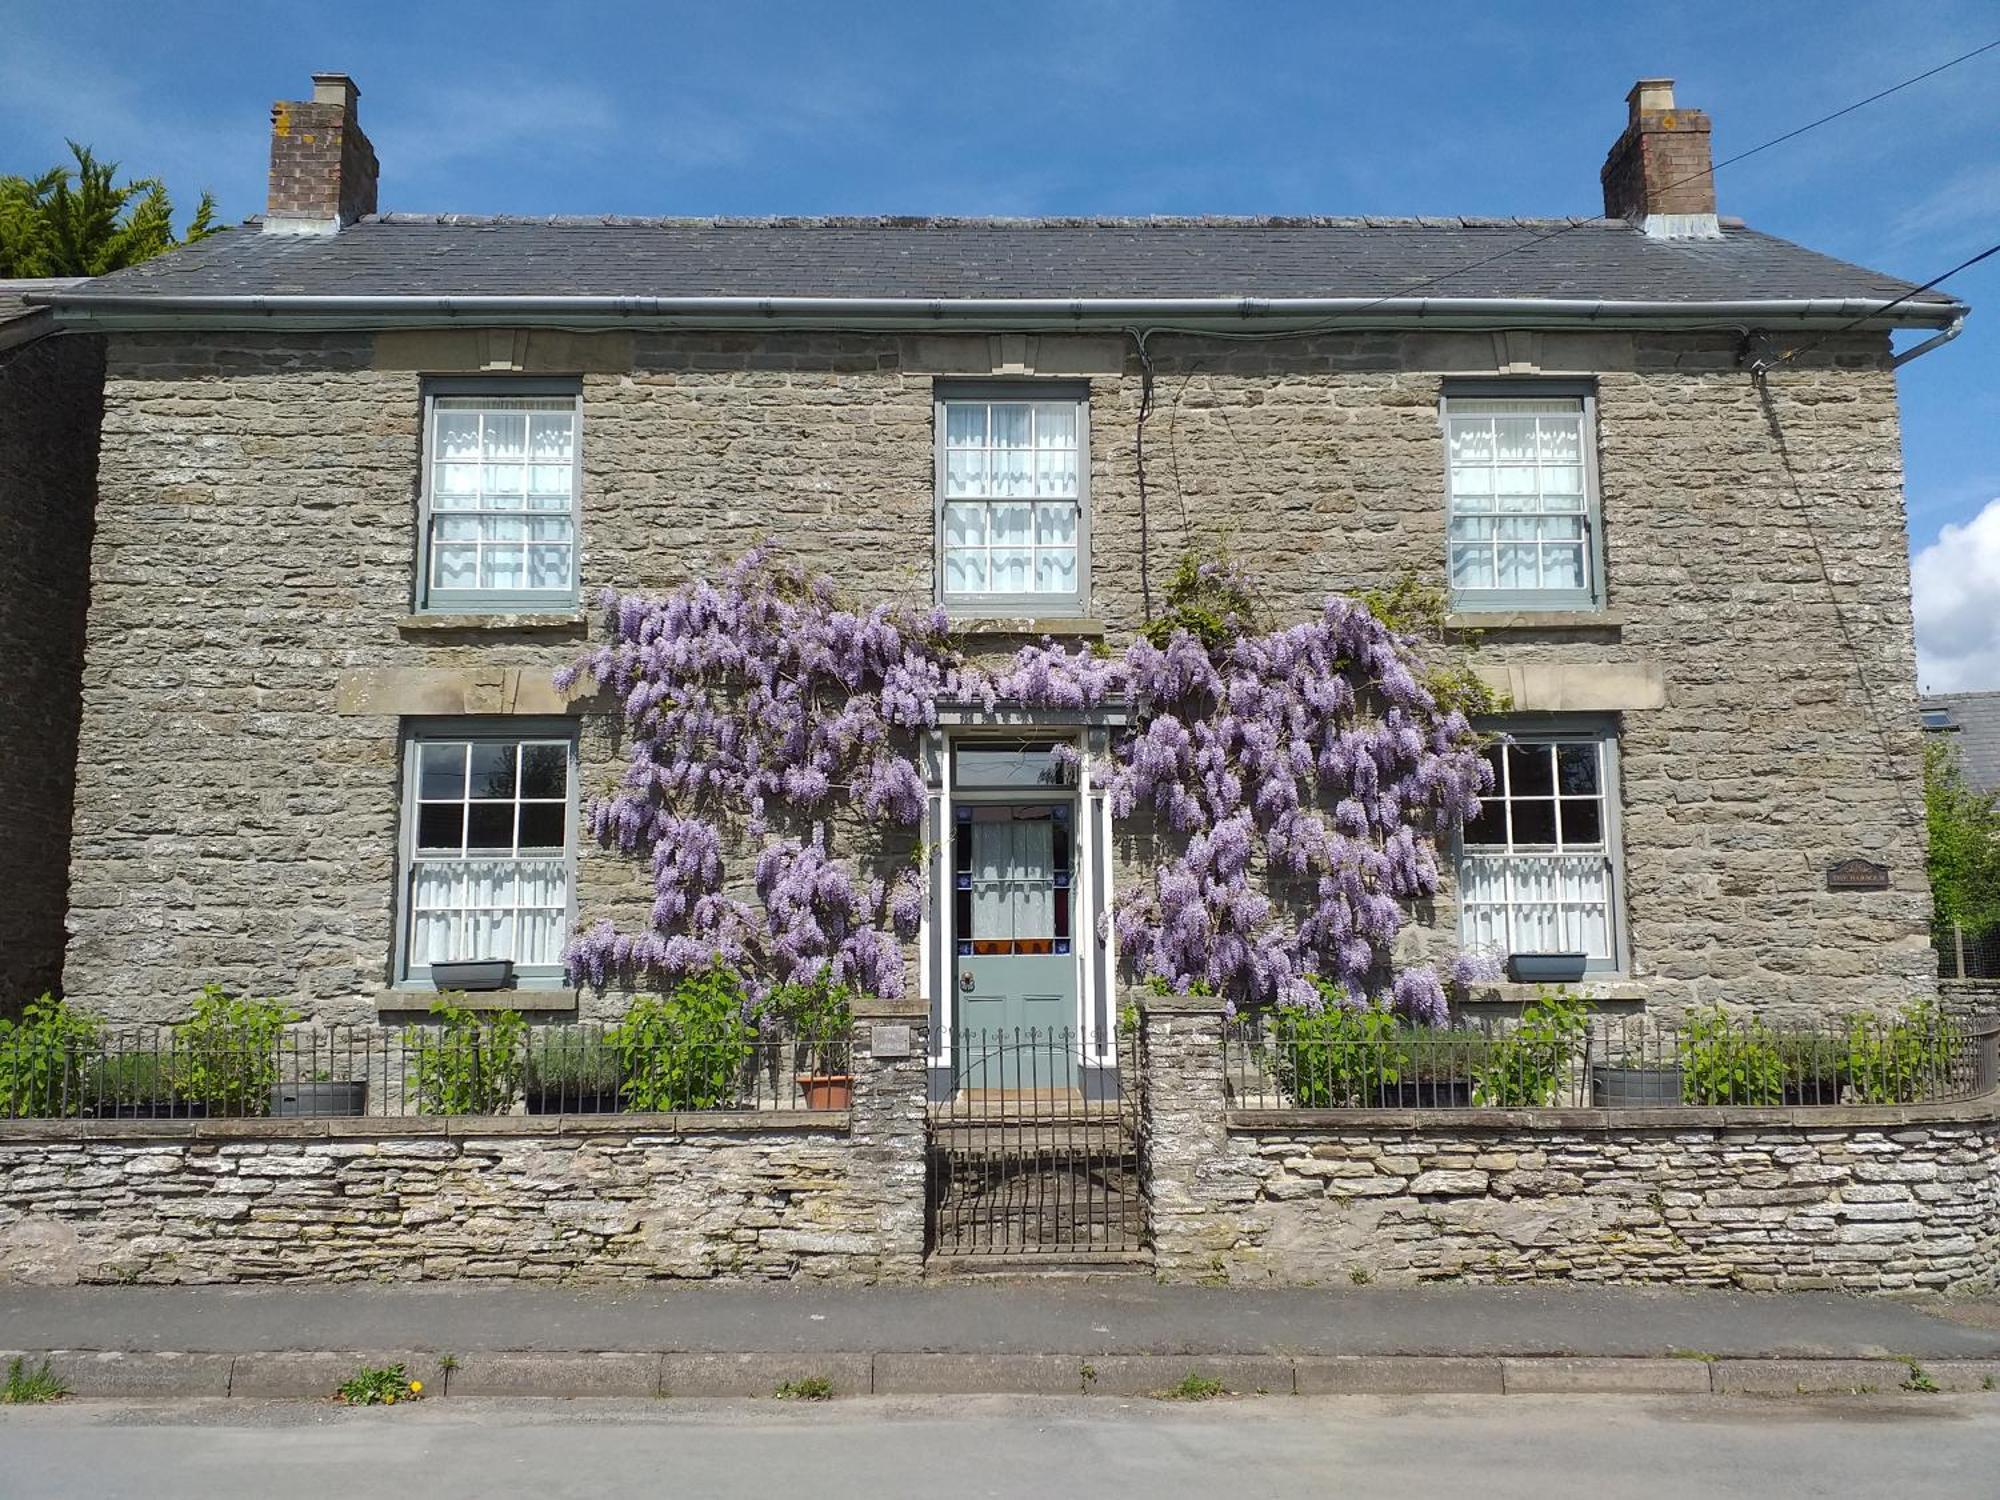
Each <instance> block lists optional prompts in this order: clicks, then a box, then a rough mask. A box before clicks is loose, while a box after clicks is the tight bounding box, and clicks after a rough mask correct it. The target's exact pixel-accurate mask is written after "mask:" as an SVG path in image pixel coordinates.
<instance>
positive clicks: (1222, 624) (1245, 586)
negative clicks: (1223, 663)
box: [1144, 552, 1257, 651]
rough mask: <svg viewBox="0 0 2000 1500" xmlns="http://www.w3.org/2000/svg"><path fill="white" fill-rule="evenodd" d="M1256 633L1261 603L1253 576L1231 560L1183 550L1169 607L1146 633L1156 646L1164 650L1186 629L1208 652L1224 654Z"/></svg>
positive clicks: (1169, 589) (1170, 587) (1170, 583)
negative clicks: (1231, 645)
mask: <svg viewBox="0 0 2000 1500" xmlns="http://www.w3.org/2000/svg"><path fill="white" fill-rule="evenodd" d="M1255 629H1257V599H1256V596H1255V594H1254V593H1253V592H1252V591H1251V587H1250V579H1249V575H1248V574H1247V573H1245V572H1244V571H1243V570H1242V569H1241V568H1239V567H1238V566H1237V565H1236V564H1235V563H1233V562H1231V561H1230V560H1229V559H1228V558H1226V557H1219V558H1215V559H1213V560H1209V559H1204V558H1203V557H1202V556H1201V554H1200V553H1198V552H1183V553H1182V554H1181V556H1180V561H1179V562H1177V563H1175V564H1174V571H1173V576H1172V577H1171V578H1169V579H1168V580H1167V587H1166V599H1165V608H1164V609H1162V610H1161V612H1160V616H1159V618H1158V619H1156V620H1154V621H1153V623H1152V624H1150V625H1148V626H1147V627H1146V629H1145V632H1144V634H1145V637H1146V640H1147V641H1148V642H1150V643H1151V644H1153V645H1155V646H1164V645H1166V644H1167V642H1169V641H1171V640H1172V639H1173V638H1174V632H1175V631H1177V630H1184V631H1186V632H1187V633H1188V634H1189V635H1191V636H1193V637H1194V638H1195V639H1196V640H1198V641H1200V642H1201V644H1202V645H1203V646H1204V647H1205V648H1206V649H1208V650H1210V651H1220V650H1223V649H1225V648H1226V647H1227V646H1228V645H1229V643H1230V642H1231V641H1234V640H1235V639H1236V638H1237V637H1238V636H1240V635H1247V634H1249V633H1250V632H1252V631H1254V630H1255Z"/></svg>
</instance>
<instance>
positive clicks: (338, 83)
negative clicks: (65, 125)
mask: <svg viewBox="0 0 2000 1500" xmlns="http://www.w3.org/2000/svg"><path fill="white" fill-rule="evenodd" d="M312 79H313V103H315V104H338V105H339V106H340V107H341V108H342V109H344V110H346V111H347V112H348V113H349V114H352V113H353V112H354V101H355V100H357V99H359V98H360V97H361V90H360V89H358V88H356V87H355V84H354V80H353V79H352V78H349V77H348V76H347V75H346V74H345V73H315V74H313V76H312ZM1668 102H1669V103H1671V102H1672V101H1671V100H1669V101H1668Z"/></svg>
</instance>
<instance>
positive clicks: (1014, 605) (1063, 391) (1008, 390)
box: [931, 380, 1090, 620]
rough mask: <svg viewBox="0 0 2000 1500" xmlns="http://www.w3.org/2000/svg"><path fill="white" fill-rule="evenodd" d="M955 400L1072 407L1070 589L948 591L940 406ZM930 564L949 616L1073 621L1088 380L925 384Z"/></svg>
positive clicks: (1081, 549)
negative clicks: (928, 416)
mask: <svg viewBox="0 0 2000 1500" xmlns="http://www.w3.org/2000/svg"><path fill="white" fill-rule="evenodd" d="M959 401H989V402H990V401H1030V402H1033V401H1041V402H1048V401H1063V402H1069V403H1072V404H1074V405H1075V407H1076V591H1075V592H1074V593H1073V594H1070V593H1063V594H1053V593H1050V594H1039V593H1032V592H1030V593H1011V594H1000V593H992V594H954V593H951V592H950V591H949V590H948V589H946V587H945V578H946V573H945V524H944V512H945V447H946V415H945V408H946V407H947V406H949V405H951V404H952V403H953V402H959ZM931 467H932V474H931V541H932V546H931V568H932V571H933V573H934V575H935V576H936V579H937V586H936V589H935V591H934V593H935V597H936V599H937V602H938V604H939V606H940V607H942V608H943V609H944V610H945V611H946V613H948V614H949V615H951V616H952V617H953V618H954V619H961V620H963V619H980V618H993V617H1005V616H1028V617H1031V618H1036V619H1078V618H1081V617H1082V616H1084V615H1086V614H1087V613H1089V601H1090V382H1089V381H1086V380H938V381H935V382H933V384H932V387H931Z"/></svg>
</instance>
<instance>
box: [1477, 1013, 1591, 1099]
mask: <svg viewBox="0 0 2000 1500" xmlns="http://www.w3.org/2000/svg"><path fill="white" fill-rule="evenodd" d="M1589 1029H1590V1013H1589V1011H1588V1010H1587V1009H1586V1008H1585V1006H1584V1003H1583V1001H1581V1000H1579V999H1577V998H1576V997H1575V996H1573V995H1571V994H1570V993H1569V992H1568V991H1566V990H1561V989H1554V990H1550V989H1544V990H1542V991H1540V992H1539V993H1538V994H1537V995H1536V996H1535V998H1534V999H1532V1000H1530V1001H1529V1002H1528V1003H1527V1004H1526V1005H1524V1006H1522V1007H1521V1017H1520V1020H1518V1021H1517V1022H1516V1023H1515V1024H1514V1027H1513V1029H1512V1030H1511V1031H1509V1032H1507V1033H1506V1034H1505V1035H1504V1036H1502V1037H1501V1038H1500V1039H1499V1040H1498V1041H1496V1042H1494V1043H1493V1044H1492V1047H1491V1050H1490V1051H1489V1052H1488V1053H1487V1060H1486V1062H1485V1065H1484V1066H1482V1067H1481V1068H1480V1070H1479V1077H1478V1085H1477V1087H1476V1089H1475V1090H1474V1094H1473V1097H1474V1099H1475V1100H1476V1101H1477V1102H1478V1103H1480V1104H1489V1105H1498V1106H1501V1107H1503V1108H1514V1109H1520V1108H1543V1107H1546V1106H1548V1105H1550V1104H1553V1103H1554V1102H1555V1100H1556V1095H1557V1092H1558V1091H1559V1090H1560V1089H1561V1088H1562V1085H1563V1081H1564V1080H1565V1079H1566V1078H1568V1076H1569V1071H1570V1065H1571V1063H1572V1062H1573V1061H1574V1059H1575V1057H1576V1052H1577V1043H1579V1042H1580V1041H1582V1040H1583V1037H1584V1034H1585V1033H1586V1032H1588V1031H1589Z"/></svg>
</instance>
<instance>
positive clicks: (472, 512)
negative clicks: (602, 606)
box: [418, 387, 580, 613]
mask: <svg viewBox="0 0 2000 1500" xmlns="http://www.w3.org/2000/svg"><path fill="white" fill-rule="evenodd" d="M509 389H517V388H514V387H510V388H509ZM425 428H426V438H425V448H426V455H425V456H426V462H425V467H424V506H423V511H424V514H423V558H422V566H421V574H420V578H419V588H418V600H419V603H420V604H421V605H422V607H424V608H426V609H432V610H447V611H449V610H459V611H479V612H498V613H508V612H520V611H533V610H568V609H571V608H573V607H574V605H575V603H576V597H577V489H578V484H577V476H578V472H579V467H580V466H579V462H578V452H577V397H576V396H575V394H574V393H573V392H572V393H566V394H557V393H548V394H540V393H538V394H526V393H523V394H513V395H503V394H499V393H497V392H496V393H486V394H457V393H453V392H450V391H438V392H433V393H432V394H431V396H430V398H429V410H428V412H427V415H426V422H425Z"/></svg>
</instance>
